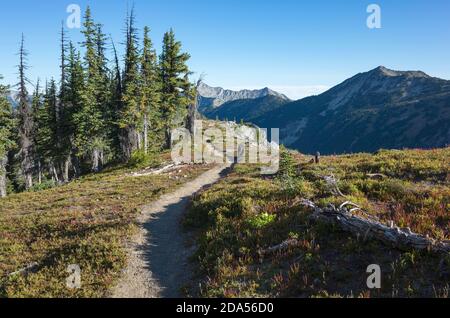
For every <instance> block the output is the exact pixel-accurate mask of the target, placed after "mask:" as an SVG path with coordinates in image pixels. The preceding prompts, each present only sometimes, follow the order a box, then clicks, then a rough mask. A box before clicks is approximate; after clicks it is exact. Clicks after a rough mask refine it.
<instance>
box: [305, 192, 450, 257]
mask: <svg viewBox="0 0 450 318" xmlns="http://www.w3.org/2000/svg"><path fill="white" fill-rule="evenodd" d="M303 205H305V206H308V207H311V208H313V209H314V213H313V214H312V218H314V219H317V220H322V221H325V222H329V223H334V224H338V225H339V226H341V227H342V228H343V229H344V230H345V231H348V232H351V233H353V234H355V235H358V236H363V237H364V238H366V239H367V238H374V239H378V240H380V241H382V242H384V243H386V244H389V245H391V246H394V247H396V248H399V249H404V250H405V249H406V250H410V249H417V250H429V251H432V252H439V253H450V241H449V240H444V241H438V240H434V239H432V238H429V237H427V236H424V235H420V234H417V233H414V232H412V231H411V229H409V228H400V227H398V226H395V225H394V224H393V222H392V221H391V223H390V224H389V225H385V224H383V223H381V222H379V221H378V220H377V219H376V218H374V217H370V218H365V217H361V216H358V215H355V214H353V213H352V212H351V211H355V210H354V209H350V210H349V209H347V208H346V207H345V206H346V205H348V202H346V204H345V205H344V204H343V205H341V206H340V207H335V206H333V205H330V206H328V207H327V208H319V207H317V206H316V205H315V204H314V203H313V202H311V201H307V200H304V201H303ZM358 210H359V211H362V210H360V209H358ZM362 212H364V211H362Z"/></svg>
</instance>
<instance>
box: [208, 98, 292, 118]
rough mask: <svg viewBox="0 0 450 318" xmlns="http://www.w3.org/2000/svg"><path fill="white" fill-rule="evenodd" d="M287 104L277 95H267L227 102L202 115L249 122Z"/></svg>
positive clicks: (286, 101)
mask: <svg viewBox="0 0 450 318" xmlns="http://www.w3.org/2000/svg"><path fill="white" fill-rule="evenodd" d="M289 102H290V101H289V100H288V99H286V98H283V97H280V96H278V95H267V96H263V97H260V98H255V99H238V100H234V101H230V102H227V103H225V104H223V105H221V106H220V107H216V108H212V109H208V110H204V111H203V114H204V115H205V116H206V117H208V118H210V119H216V118H218V119H220V120H235V121H237V122H239V121H241V120H244V121H246V122H251V121H253V120H254V119H256V118H258V117H260V116H263V115H264V114H265V113H267V112H269V111H273V110H276V109H278V108H280V107H281V106H283V105H285V104H287V103H289Z"/></svg>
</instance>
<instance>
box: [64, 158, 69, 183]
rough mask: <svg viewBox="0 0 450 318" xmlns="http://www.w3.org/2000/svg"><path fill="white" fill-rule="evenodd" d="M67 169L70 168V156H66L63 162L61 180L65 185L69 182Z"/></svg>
mask: <svg viewBox="0 0 450 318" xmlns="http://www.w3.org/2000/svg"><path fill="white" fill-rule="evenodd" d="M69 168H70V155H69V156H67V158H66V161H65V162H64V172H63V180H64V182H65V183H67V182H69Z"/></svg>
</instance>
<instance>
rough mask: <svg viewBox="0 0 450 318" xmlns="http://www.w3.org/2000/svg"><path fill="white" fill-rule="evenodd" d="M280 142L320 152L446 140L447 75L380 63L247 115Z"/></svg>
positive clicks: (449, 139) (449, 114) (449, 136)
mask: <svg viewBox="0 0 450 318" xmlns="http://www.w3.org/2000/svg"><path fill="white" fill-rule="evenodd" d="M252 121H253V122H254V123H255V124H257V125H259V126H260V127H264V128H272V127H273V128H280V138H281V142H282V143H283V144H285V145H286V146H289V147H291V148H295V149H298V150H300V151H302V152H306V153H313V152H316V151H320V152H322V153H324V154H330V153H345V152H360V151H376V150H378V149H380V148H434V147H444V146H446V145H448V144H450V81H448V80H443V79H439V78H434V77H431V76H428V75H427V74H425V73H423V72H420V71H408V72H403V71H393V70H390V69H387V68H385V67H383V66H380V67H377V68H376V69H373V70H371V71H369V72H365V73H360V74H357V75H355V76H354V77H352V78H350V79H348V80H346V81H344V82H343V83H341V84H339V85H337V86H335V87H333V88H331V89H330V90H328V91H327V92H325V93H323V94H321V95H318V96H311V97H307V98H304V99H301V100H298V101H295V102H291V103H287V104H285V105H283V106H282V107H281V108H277V109H276V110H273V111H269V112H267V113H264V114H263V115H261V116H259V117H258V118H255V119H253V120H252Z"/></svg>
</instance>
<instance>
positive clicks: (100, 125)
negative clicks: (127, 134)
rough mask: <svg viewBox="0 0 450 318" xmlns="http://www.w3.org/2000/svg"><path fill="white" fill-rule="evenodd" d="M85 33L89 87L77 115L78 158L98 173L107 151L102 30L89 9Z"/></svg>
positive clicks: (87, 84)
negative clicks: (88, 161)
mask: <svg viewBox="0 0 450 318" xmlns="http://www.w3.org/2000/svg"><path fill="white" fill-rule="evenodd" d="M83 27H84V29H83V31H82V33H83V34H84V37H85V40H84V42H83V46H84V47H85V49H86V55H85V58H84V62H85V66H86V70H85V73H86V74H85V81H86V85H85V88H84V92H83V94H82V96H81V97H82V108H81V110H80V111H79V112H77V113H76V114H74V122H75V127H76V134H75V135H76V140H75V143H76V146H77V148H78V151H79V155H83V156H85V157H88V158H89V159H90V162H91V171H93V172H97V171H99V170H100V169H101V166H102V164H103V154H104V151H105V149H106V147H107V145H106V141H105V122H104V116H103V110H104V104H103V102H104V101H103V98H102V97H103V94H104V93H105V92H103V91H102V89H103V88H104V86H103V85H102V83H103V80H104V79H103V77H102V66H101V62H100V61H102V60H103V57H100V56H99V47H98V44H99V42H98V40H99V37H100V36H99V34H98V33H99V32H98V31H99V27H98V25H96V24H95V23H94V21H93V19H92V16H91V10H90V8H89V7H88V8H87V9H86V13H85V17H84V24H83Z"/></svg>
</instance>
